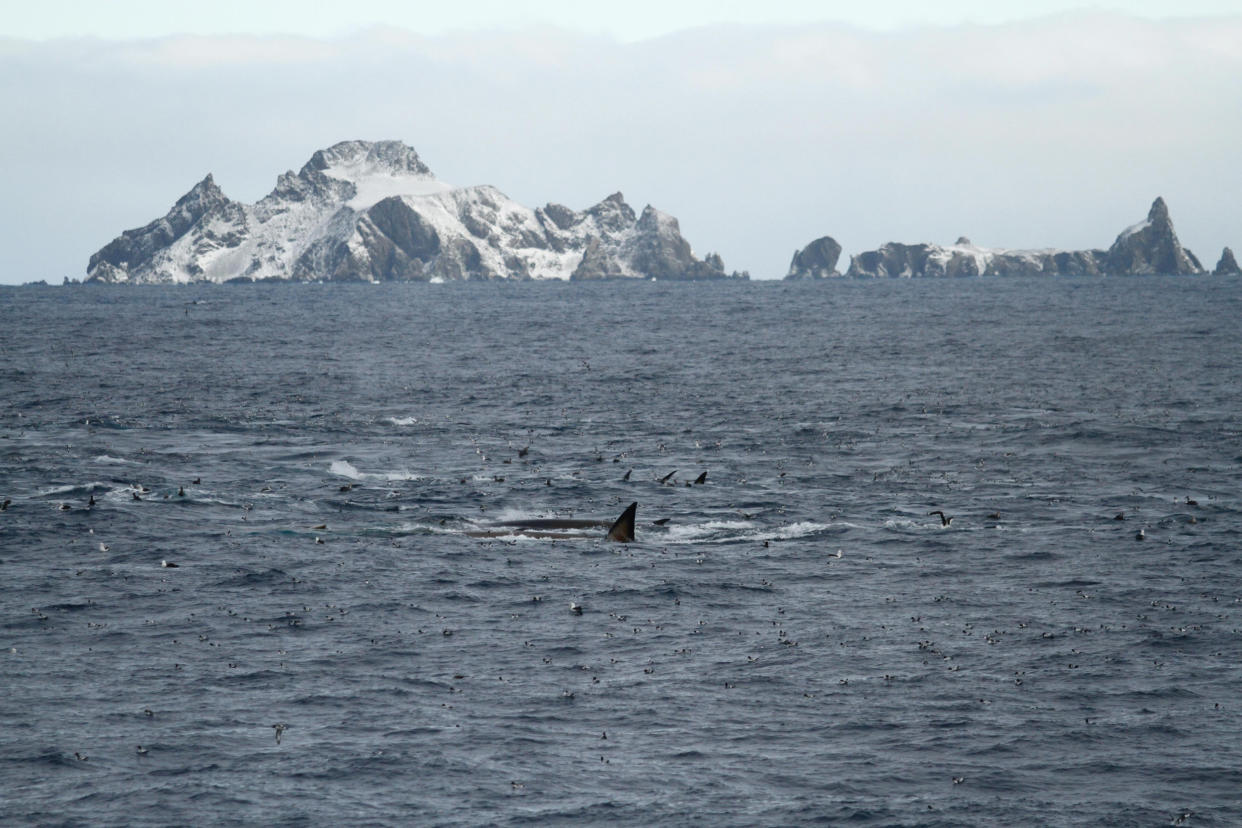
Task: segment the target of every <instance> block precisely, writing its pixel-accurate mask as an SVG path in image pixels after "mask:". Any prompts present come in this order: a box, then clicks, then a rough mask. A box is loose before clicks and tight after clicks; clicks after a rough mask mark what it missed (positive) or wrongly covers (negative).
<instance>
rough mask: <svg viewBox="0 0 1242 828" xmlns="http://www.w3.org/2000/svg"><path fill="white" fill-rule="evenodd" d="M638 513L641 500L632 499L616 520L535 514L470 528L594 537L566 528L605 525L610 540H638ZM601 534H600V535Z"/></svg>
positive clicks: (488, 533)
mask: <svg viewBox="0 0 1242 828" xmlns="http://www.w3.org/2000/svg"><path fill="white" fill-rule="evenodd" d="M637 513H638V503H637V502H635V503H631V504H630V505H629V507H628V508H627V509H626V510H625V511H624V512H622V513H621V517H619V518H617V519H616V520H615V521H607V520H562V519H559V518H534V519H532V520H506V521H502V522H500V523H495V524H493V525H492V526H490V527H488V528H487V529H479V530H474V531H469V532H466V533H465V534H466V535H467V536H469V537H472V538H504V537H514V536H519V537H524V538H551V539H553V540H572V539H575V538H585V537H590V535H585V534H582V533H581V532H572V531H566V530H575V529H602V528H604V527H608V534H607V535H605V537H606V538H607V539H608V540H610V541H617V542H619V543H629V542H630V541H632V540H634V518H635V515H637ZM596 537H598V536H596Z"/></svg>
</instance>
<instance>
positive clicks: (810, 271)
mask: <svg viewBox="0 0 1242 828" xmlns="http://www.w3.org/2000/svg"><path fill="white" fill-rule="evenodd" d="M840 258H841V245H840V244H838V243H837V240H836V239H834V238H833V237H832V236H822V237H821V238H818V239H816V240H815V241H813V242H811V243H810V244H808V245H807V246H806V247H804V248H802V249H801V250H799V251H797V252H796V253H794V255H793V260H792V261H791V262H790V263H789V273H787V274H786V275H785V278H786V279H826V278H830V277H833V276H840V275H841V273H840V272H839V271H838V270H837V262H838V261H839V260H840Z"/></svg>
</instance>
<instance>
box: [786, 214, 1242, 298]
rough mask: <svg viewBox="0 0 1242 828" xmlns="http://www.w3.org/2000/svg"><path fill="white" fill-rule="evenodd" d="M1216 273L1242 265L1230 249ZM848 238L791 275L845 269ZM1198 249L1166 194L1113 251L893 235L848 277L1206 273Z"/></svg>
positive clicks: (821, 249) (823, 245)
mask: <svg viewBox="0 0 1242 828" xmlns="http://www.w3.org/2000/svg"><path fill="white" fill-rule="evenodd" d="M1225 251H1226V252H1225V254H1224V255H1223V256H1222V260H1221V264H1219V265H1217V268H1216V273H1218V274H1220V273H1229V272H1231V271H1230V269H1229V268H1230V267H1231V266H1232V267H1233V268H1236V266H1237V265H1236V263H1233V256H1232V253H1230V252H1229V250H1228V248H1226V249H1225ZM840 255H841V245H839V244H838V243H837V242H836V241H835V240H834V239H832V238H831V237H830V236H824V237H823V238H819V239H816V240H815V241H813V242H811V243H810V244H808V245H807V246H806V247H804V248H803V249H801V250H799V251H797V252H796V253H794V257H793V261H792V262H791V263H790V267H789V273H788V274H787V275H786V276H785V278H786V279H821V278H830V277H834V276H838V277H839V276H841V275H842V274H841V272H840V271H838V270H837V269H836V266H837V259H838V257H839V256H840ZM1205 272H1206V271H1205V270H1204V268H1203V265H1201V264H1200V263H1199V260H1198V259H1197V258H1195V255H1194V254H1193V253H1191V252H1190V251H1189V250H1187V249H1185V248H1183V247H1182V245H1181V242H1179V241H1178V240H1177V234H1176V233H1175V232H1174V231H1173V220H1172V219H1171V218H1170V217H1169V208H1168V206H1167V205H1166V204H1165V203H1164V199H1163V198H1157V199H1156V200H1155V202H1154V203H1153V204H1152V205H1151V210H1149V211H1148V213H1147V218H1146V220H1144V221H1142V222H1139V223H1138V224H1135V225H1133V226H1132V227H1128V228H1126V229H1125V230H1123V231H1122V232H1121V234H1120V235H1118V236H1117V240H1116V241H1114V242H1113V245H1112V247H1110V248H1109V249H1108V250H1008V249H1003V248H995V247H979V246H977V245H975V244H972V243H971V241H970V239H967V238H959V239H958V240H957V242H956V243H954V244H951V245H939V244H900V243H898V242H889V243H888V244H885V245H883V246H881V247H880V248H879V249H877V250H868V251H865V252H862V253H858V254H856V255H854V256H851V257H850V266H849V269H848V270H846V272H845V274H844V276H846V277H854V278H886V277H888V278H919V277H928V278H937V277H939V278H944V277H954V276H1045V275H1046V276H1057V275H1059V276H1135V275H1143V274H1165V275H1176V274H1197V273H1205Z"/></svg>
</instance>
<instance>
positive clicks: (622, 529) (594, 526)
mask: <svg viewBox="0 0 1242 828" xmlns="http://www.w3.org/2000/svg"><path fill="white" fill-rule="evenodd" d="M528 449H529V447H527V448H525V449H521V450H520V451H519V456H525V455H526V454H527V451H528ZM632 471H633V470H632V469H631V470H630V471H627V472H626V473H625V475H624V477H623V478H622V480H624V481H628V480H629V479H630V476H631V473H632ZM676 475H677V471H676V470H674V471H672V472H669V473H668V474H666V475H664V476H663V477H659V478H654V482H657V483H658V484H660V485H667V486H675V485H677V483H676V482H675V480H674V478H675V477H676ZM201 482H202V480H201V478H195V479H194V480H193V481H191V485H194V486H197V485H201ZM706 483H707V472H702V473H701V474H699V475H698V477H696V478H695V479H694V480H693V481H688V480H687V481H686V482H685V485H686V486H691V485H695V486H701V485H705V484H706ZM129 488H130V493H131V498H132V500H134V501H142V500H144V499H145V497H146V496H148V495H150V494H151V490H150V489H149V488H147V487H145V486H142V485H139V484H137V483H132V484H130V487H129ZM352 488H353V484H348V485H345V486H341V487H340V489H341V491H349V490H350V489H352ZM187 496H188V495H187V494H186V490H185V486H184V485H182V486H178V488H177V492H176V494H175V495H169V494H165V495H164V496H163V497H164V499H171V498H173V497H176V498H185V497H187ZM12 505H13V501H12V499H11V498H5V499H4V500H3V501H2V502H0V512H4V511H7V510H8V509H9V508H10V507H11V506H12ZM98 505H99V503H98V501H96V500H95V496H94V494H93V493H92V494H90V496H89V498H88V500H87V502H86V504H85V506H84V507H78V508H85V509H86V510H91V509H94V508H95V507H97V506H98ZM1185 505H1187V506H1190V507H1195V506H1198V502H1197V501H1195V500H1193V499H1191V498H1190V497H1186V498H1185ZM58 508H59V509H60V510H61V511H72V510H73V509H74V508H75V507H74V506H73V505H71V504H70V503H67V502H61V503H60V504H59V506H58ZM637 512H638V503H637V501H635V502H633V503H631V504H630V505H629V506H627V507H626V509H625V510H624V511H623V512H622V513H621V515H620V516H619V517H617V518H616V519H615V520H593V519H559V518H531V519H524V520H509V521H499V522H495V523H490V524H485V525H482V526H480V527H479V528H477V529H468V530H465V531H463V532H462V534H463V535H465V536H468V537H473V538H504V537H528V538H544V539H551V540H573V539H589V538H598V537H599V534H598V530H600V529H606V530H607V531H606V532H605V533H604V535H603V538H604V539H605V540H608V541H612V542H617V543H631V542H634V541H635V540H636V525H637ZM927 516H928V517H935V518H938V520H939V525H940V526H941V527H943V528H948V527H950V526H951V525H952V524H953V519H954V518H953V516H952V515H949V514H946V513H945V512H944V510H942V509H933V510H931V511H929V512H927ZM986 518H987V519H988V520H991V521H999V520H1000V519H1001V515H1000V513H999V512H992V513H990V514H988V515H986ZM1113 520H1116V521H1124V520H1126V515H1125V513H1124V512H1118V513H1116V514H1115V515H1114V517H1113ZM1188 521H1189V522H1190V523H1197V520H1196V519H1195V518H1194V517H1193V516H1191V517H1190V518H1189V519H1188ZM669 522H670V518H661V519H658V520H654V521H651V522H650V524H651V525H652V526H654V527H664V526H666V525H668V524H669ZM313 528H314V529H316V530H326V529H327V525H326V524H319V525H317V526H315V527H313ZM89 531H90V533H91V534H94V529H90V530H89ZM1146 537H1147V534H1146V531H1145V530H1144V529H1143V528H1139V529H1138V530H1137V532H1136V533H1135V535H1134V538H1135V540H1138V541H1142V540H1145V539H1146ZM315 542H316V543H323V542H324V541H323V539H322V538H321V537H319V536H316V537H315ZM763 545H764V546H765V547H766V546H768V542H767V541H764V544H763ZM110 549H111V547H110V546H109V545H108V544H106V543H104V542H100V543H99V550H100V551H101V552H108V551H109V550H110ZM841 555H842V553H841V551H839V550H838V551H837V553H836V557H838V558H840V557H841ZM160 566H161V567H162V568H166V569H176V568H179V567H180V565H179V564H178V563H176V562H174V561H170V560H168V559H161V560H160ZM79 574H80V573H79ZM536 600H538V599H536ZM583 610H584V607H583V605H582V604H581V603H579V602H577V601H571V602H570V604H569V611H570V612H571V613H573V614H575V615H582V613H583ZM41 617H42V618H45V619H46V618H47V616H46V615H41ZM446 634H447V633H446ZM925 643H926V642H920V649H927V648H926V647H924V644H925ZM891 678H892V677H891V676H885V679H886V680H889V679H891ZM1016 681H1017V683H1018V684H1021V679H1020V678H1019V679H1017V680H1016ZM842 682H843V683H844V680H842ZM1218 707H1219V705H1218ZM143 712H144V714H145V715H146V716H148V717H151V716H154V715H155V714H154V712H153V711H152V710H151V709H149V708H147V709H145V710H144V711H143ZM1089 723H1090V720H1089V719H1088V724H1089ZM271 727H272V729H273V731H274V734H275V738H276V743H277V744H280V742H281V739H282V737H283V735H284V733H285V731H286V730H287V729H288V727H289V725H288V724H286V723H276V724H273V725H271ZM602 738H607V736H606V735H605V736H604V737H602ZM148 752H149V749H148V748H145V747H143V746H142V745H138V747H137V753H138V754H139V755H141V756H146V755H147V754H148ZM73 755H74V758H75V759H77V760H79V761H83V762H85V761H87V760H88V758H89V757H88V756H87V755H85V754H83V753H82V752H80V751H75V752H74V754H73ZM963 781H964V778H963V777H957V776H955V777H953V783H954V784H960V783H961V782H963Z"/></svg>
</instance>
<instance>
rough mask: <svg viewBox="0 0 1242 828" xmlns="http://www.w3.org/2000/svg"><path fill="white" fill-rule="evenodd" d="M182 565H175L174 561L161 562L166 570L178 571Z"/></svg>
mask: <svg viewBox="0 0 1242 828" xmlns="http://www.w3.org/2000/svg"><path fill="white" fill-rule="evenodd" d="M180 565H181V564H175V563H173V562H172V561H160V566H162V567H164V568H165V569H176V568H177V567H178V566H180Z"/></svg>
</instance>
